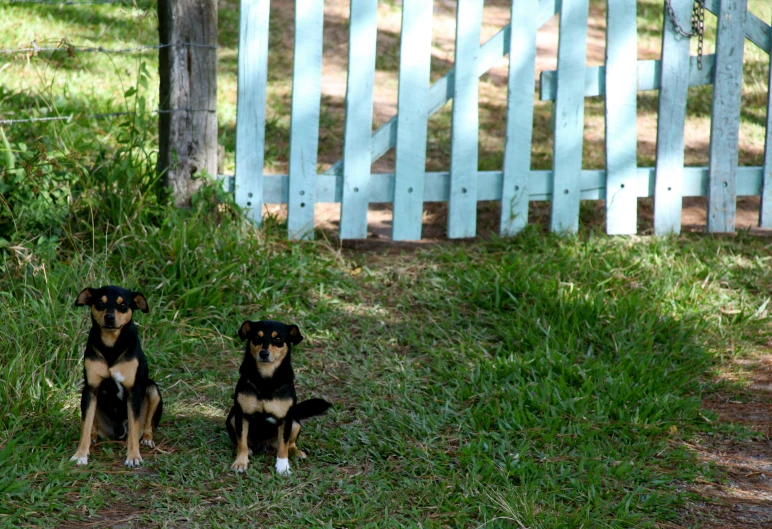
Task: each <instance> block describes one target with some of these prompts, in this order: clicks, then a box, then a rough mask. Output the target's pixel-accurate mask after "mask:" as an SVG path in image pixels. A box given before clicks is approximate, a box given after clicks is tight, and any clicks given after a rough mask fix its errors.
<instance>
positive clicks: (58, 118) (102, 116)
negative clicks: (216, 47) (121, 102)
mask: <svg viewBox="0 0 772 529" xmlns="http://www.w3.org/2000/svg"><path fill="white" fill-rule="evenodd" d="M180 112H208V113H210V114H215V113H217V111H216V110H213V109H210V108H170V109H161V108H159V109H157V110H153V111H151V112H148V114H175V113H180ZM134 114H136V112H107V113H103V114H78V115H74V114H73V115H69V116H54V117H48V118H22V119H0V125H13V124H16V123H35V122H41V121H72V120H73V119H76V118H87V119H105V118H112V117H121V116H132V115H134Z"/></svg>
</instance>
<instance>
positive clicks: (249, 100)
mask: <svg viewBox="0 0 772 529" xmlns="http://www.w3.org/2000/svg"><path fill="white" fill-rule="evenodd" d="M269 13H270V0H243V1H242V2H241V7H240V12H239V59H238V68H239V86H238V103H237V108H236V111H237V115H238V119H237V121H236V203H237V204H239V205H240V206H242V207H244V208H247V210H248V215H249V218H250V219H251V220H252V221H253V222H255V223H256V224H260V222H261V221H262V208H263V164H264V161H265V150H264V145H265V93H266V82H267V80H268V16H269Z"/></svg>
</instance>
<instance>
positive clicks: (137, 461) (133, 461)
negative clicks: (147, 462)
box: [123, 456, 142, 468]
mask: <svg viewBox="0 0 772 529" xmlns="http://www.w3.org/2000/svg"><path fill="white" fill-rule="evenodd" d="M123 464H124V465H126V466H127V467H129V468H137V467H139V466H141V465H142V458H141V457H139V456H137V457H128V458H126V461H124V462H123Z"/></svg>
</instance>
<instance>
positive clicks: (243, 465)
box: [231, 459, 249, 473]
mask: <svg viewBox="0 0 772 529" xmlns="http://www.w3.org/2000/svg"><path fill="white" fill-rule="evenodd" d="M248 466H249V462H248V461H244V460H241V459H237V460H236V461H234V462H233V464H232V465H231V470H234V471H236V472H239V473H240V472H246V471H247V467H248Z"/></svg>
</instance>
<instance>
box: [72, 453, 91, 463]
mask: <svg viewBox="0 0 772 529" xmlns="http://www.w3.org/2000/svg"><path fill="white" fill-rule="evenodd" d="M70 461H75V464H76V465H87V464H88V456H79V455H78V454H75V455H74V456H72V457H71V458H70Z"/></svg>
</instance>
